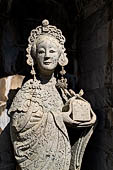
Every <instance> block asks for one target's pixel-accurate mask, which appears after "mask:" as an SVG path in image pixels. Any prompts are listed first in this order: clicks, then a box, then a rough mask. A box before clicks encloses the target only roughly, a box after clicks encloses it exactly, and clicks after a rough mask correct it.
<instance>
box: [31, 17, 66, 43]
mask: <svg viewBox="0 0 113 170" xmlns="http://www.w3.org/2000/svg"><path fill="white" fill-rule="evenodd" d="M46 34H47V35H49V36H52V37H54V38H55V39H57V40H58V42H59V43H60V44H61V45H64V43H65V37H64V36H63V35H62V31H61V30H60V29H57V28H56V26H53V25H49V21H48V20H46V19H45V20H43V21H42V25H41V26H38V27H36V29H33V30H32V31H31V34H30V37H29V38H28V41H29V43H30V44H31V45H32V44H34V43H35V41H36V40H37V39H38V37H39V36H40V35H46Z"/></svg>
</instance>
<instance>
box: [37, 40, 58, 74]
mask: <svg viewBox="0 0 113 170" xmlns="http://www.w3.org/2000/svg"><path fill="white" fill-rule="evenodd" d="M59 55H60V50H59V48H58V45H57V43H56V42H55V41H52V38H47V39H46V38H45V39H42V41H41V42H40V43H37V46H36V64H37V65H38V69H39V71H40V72H45V71H49V72H50V71H54V69H55V68H56V66H57V64H58V59H59Z"/></svg>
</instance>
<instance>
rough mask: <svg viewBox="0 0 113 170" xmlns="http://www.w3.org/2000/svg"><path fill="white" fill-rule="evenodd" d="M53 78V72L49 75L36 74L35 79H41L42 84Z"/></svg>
mask: <svg viewBox="0 0 113 170" xmlns="http://www.w3.org/2000/svg"><path fill="white" fill-rule="evenodd" d="M53 78H54V73H52V74H50V75H44V74H38V75H37V79H38V80H40V81H41V83H42V84H46V83H48V82H50V81H51V80H52V79H53Z"/></svg>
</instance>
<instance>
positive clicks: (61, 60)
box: [58, 53, 68, 89]
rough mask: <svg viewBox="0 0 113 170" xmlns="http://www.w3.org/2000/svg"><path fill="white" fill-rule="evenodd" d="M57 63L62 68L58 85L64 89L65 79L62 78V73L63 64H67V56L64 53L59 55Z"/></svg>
mask: <svg viewBox="0 0 113 170" xmlns="http://www.w3.org/2000/svg"><path fill="white" fill-rule="evenodd" d="M58 63H59V65H60V66H61V67H62V70H61V71H60V74H61V80H58V87H61V88H63V89H65V88H67V79H66V78H64V75H65V74H66V71H65V69H64V66H66V65H67V64H68V58H67V57H66V53H63V54H61V55H60V57H59V61H58Z"/></svg>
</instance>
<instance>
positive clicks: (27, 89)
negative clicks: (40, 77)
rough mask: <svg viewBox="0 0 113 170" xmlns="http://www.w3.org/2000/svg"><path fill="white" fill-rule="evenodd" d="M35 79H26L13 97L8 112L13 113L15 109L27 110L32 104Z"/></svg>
mask: <svg viewBox="0 0 113 170" xmlns="http://www.w3.org/2000/svg"><path fill="white" fill-rule="evenodd" d="M32 86H33V79H29V80H28V81H26V82H25V83H24V84H23V85H22V87H21V89H20V90H19V91H18V92H17V94H16V96H15V97H14V99H13V102H12V104H11V107H10V109H9V111H8V114H9V115H11V112H15V111H17V110H18V111H26V109H27V108H28V107H29V105H30V99H31V97H32V92H33V88H32Z"/></svg>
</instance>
